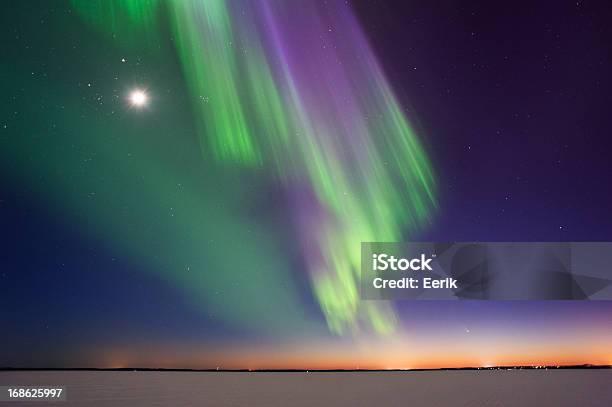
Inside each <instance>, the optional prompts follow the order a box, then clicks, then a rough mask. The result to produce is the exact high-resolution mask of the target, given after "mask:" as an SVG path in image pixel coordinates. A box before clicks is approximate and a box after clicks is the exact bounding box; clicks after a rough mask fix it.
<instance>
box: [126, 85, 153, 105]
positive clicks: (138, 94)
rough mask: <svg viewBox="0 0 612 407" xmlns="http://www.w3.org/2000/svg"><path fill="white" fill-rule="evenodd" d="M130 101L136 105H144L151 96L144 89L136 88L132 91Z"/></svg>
mask: <svg viewBox="0 0 612 407" xmlns="http://www.w3.org/2000/svg"><path fill="white" fill-rule="evenodd" d="M129 101H130V104H131V105H132V106H134V107H144V106H146V104H147V102H148V101H149V96H148V95H147V93H146V92H145V91H144V90H141V89H135V90H133V91H132V92H131V93H130V96H129Z"/></svg>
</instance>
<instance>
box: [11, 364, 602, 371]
mask: <svg viewBox="0 0 612 407" xmlns="http://www.w3.org/2000/svg"><path fill="white" fill-rule="evenodd" d="M527 369H532V370H542V369H544V370H547V369H612V365H593V364H589V363H586V364H579V365H499V366H486V367H484V366H463V367H441V368H414V369H401V368H397V369H291V368H287V369H265V368H263V369H248V368H240V369H221V368H203V369H197V368H163V367H158V368H157V367H11V366H3V367H0V371H109V372H113V371H115V372H121V371H133V372H147V371H153V372H226V373H232V372H235V373H243V372H246V373H249V372H251V373H257V372H269V373H274V372H279V373H282V372H286V373H300V372H302V373H310V372H314V373H316V372H322V373H323V372H424V371H450V370H527Z"/></svg>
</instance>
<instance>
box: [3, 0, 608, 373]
mask: <svg viewBox="0 0 612 407" xmlns="http://www.w3.org/2000/svg"><path fill="white" fill-rule="evenodd" d="M88 3H89V5H88ZM92 4H93V5H94V6H91V5H92ZM96 4H97V5H98V7H96V6H95V5H96ZM104 4H106V6H104ZM108 5H112V6H113V7H115V8H114V9H113V10H112V11H113V12H112V13H111V12H109V10H108V7H109V6H108ZM2 7H3V12H2V13H1V14H0V16H1V17H0V18H1V19H2V27H3V30H2V34H1V35H2V43H3V44H4V48H3V55H2V64H1V66H0V73H1V75H2V90H3V92H2V94H3V98H2V114H1V115H0V230H1V231H2V238H1V239H2V240H1V243H2V244H1V246H0V247H1V249H0V320H1V321H2V324H3V329H2V331H3V335H2V342H3V346H2V347H0V366H15V367H36V366H38V367H41V366H44V367H77V366H88V367H89V366H91V367H125V366H139V367H189V368H214V367H222V368H298V369H300V368H310V369H313V368H419V367H453V366H468V365H469V366H492V365H508V364H534V365H540V364H579V363H594V364H612V353H610V352H611V351H610V347H609V344H610V343H611V341H612V302H609V301H593V302H588V301H571V302H569V301H568V302H557V301H542V302H536V301H520V302H519V301H516V302H496V301H461V302H454V301H453V302H443V301H440V302H435V301H428V302H415V301H397V302H395V303H386V302H384V303H383V302H380V303H376V304H372V303H371V302H369V303H368V302H365V301H361V300H360V299H359V298H358V295H356V294H355V292H354V287H355V284H356V283H355V279H354V276H353V274H352V272H351V270H354V268H355V267H356V265H355V262H354V258H355V252H358V251H359V242H360V241H368V240H372V241H374V240H378V241H389V240H394V241H401V240H421V241H609V240H611V239H612V218H611V217H610V216H609V214H608V209H609V208H610V207H612V192H611V189H610V188H609V187H608V186H607V185H608V184H609V181H608V180H609V179H610V177H611V176H612V163H611V161H610V147H612V145H611V142H610V138H609V134H610V130H612V125H610V123H609V120H608V117H609V114H608V109H609V106H610V105H612V92H610V90H611V89H612V83H611V79H610V76H609V72H611V71H612V52H611V50H610V40H611V39H612V27H610V25H609V21H610V18H611V17H612V15H611V14H612V12H611V11H610V9H609V7H607V5H606V4H605V3H604V2H584V3H583V2H559V3H558V4H557V3H556V4H555V5H554V7H553V6H551V5H550V4H547V3H545V2H541V3H540V4H532V3H530V2H518V3H516V2H514V3H512V4H507V5H500V4H493V3H492V2H484V1H483V2H480V1H464V2H450V1H448V2H447V1H442V2H436V4H435V5H432V4H431V2H426V1H409V2H406V1H384V2H379V1H365V0H359V1H350V2H344V1H336V2H333V1H328V2H323V1H303V2H296V3H293V2H292V4H291V6H287V3H285V4H283V2H277V1H269V2H265V1H257V2H248V3H247V2H239V1H222V0H215V1H212V0H211V1H210V2H208V3H204V2H198V1H195V0H194V1H185V2H182V3H181V2H159V1H155V0H125V1H121V0H113V1H108V2H96V1H93V2H84V1H80V0H73V1H59V0H57V1H56V0H54V1H38V2H37V1H28V2H14V3H11V4H9V3H7V4H4V5H3V6H2ZM105 7H106V8H105ZM380 213H384V214H385V215H384V216H380Z"/></svg>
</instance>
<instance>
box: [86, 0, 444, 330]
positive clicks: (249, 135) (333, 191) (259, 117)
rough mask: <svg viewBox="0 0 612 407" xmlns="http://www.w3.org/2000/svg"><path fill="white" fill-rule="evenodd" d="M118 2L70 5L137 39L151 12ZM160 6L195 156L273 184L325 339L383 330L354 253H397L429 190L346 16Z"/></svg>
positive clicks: (386, 322)
mask: <svg viewBox="0 0 612 407" xmlns="http://www.w3.org/2000/svg"><path fill="white" fill-rule="evenodd" d="M122 3H123V2H110V3H109V2H107V1H100V2H98V4H97V5H96V6H95V7H92V5H91V2H89V1H86V2H79V1H77V2H75V5H76V7H77V9H79V10H80V9H82V10H83V12H84V13H85V14H86V17H89V18H90V19H94V21H95V23H97V25H98V26H100V27H116V26H120V25H122V24H125V25H130V24H134V23H136V24H140V25H142V26H143V27H146V28H147V29H151V26H150V22H149V20H150V19H151V18H152V15H153V14H154V13H155V11H159V10H156V9H157V8H159V7H161V5H160V4H158V3H157V2H151V1H130V2H128V3H130V4H129V6H128V7H127V9H126V10H125V11H123V10H122V7H125V5H123V4H122ZM163 6H164V8H166V7H167V10H165V11H166V13H167V14H168V15H169V16H171V17H170V19H171V27H172V32H173V33H174V34H175V38H176V46H177V48H178V54H179V57H180V60H181V63H182V68H183V71H184V72H185V78H186V81H187V84H188V88H189V90H190V93H191V99H192V104H193V105H194V106H195V107H194V114H195V115H196V118H197V121H198V123H199V126H200V131H199V135H200V140H201V144H202V153H203V157H204V158H205V159H206V158H213V159H216V160H218V162H220V163H223V164H226V165H240V166H244V167H245V168H253V167H254V168H262V169H263V170H264V172H268V173H270V175H271V176H272V177H274V179H276V180H279V183H280V184H281V185H282V188H283V190H286V191H287V194H288V195H289V199H290V200H291V201H292V206H293V208H292V209H293V211H294V212H295V215H294V216H295V219H296V225H295V228H296V233H297V236H296V239H297V240H298V241H300V242H301V245H302V247H303V253H304V259H305V262H306V264H307V268H308V272H309V273H310V276H311V281H312V285H313V289H314V295H315V297H316V298H317V300H318V301H319V303H320V305H321V308H322V310H323V313H324V314H325V316H326V319H327V322H328V325H329V327H330V329H331V330H332V331H334V332H336V333H339V334H342V333H345V332H347V331H351V330H355V331H358V330H359V325H362V324H365V325H369V326H371V327H372V328H373V329H374V330H375V331H378V332H385V331H392V330H393V325H392V324H393V315H392V314H391V311H390V310H388V309H387V307H384V309H383V308H382V307H381V306H380V305H375V304H373V303H360V302H359V300H358V296H359V294H358V284H357V279H358V275H359V271H358V269H359V262H360V251H359V248H360V246H359V244H360V242H362V241H396V240H398V239H400V238H401V232H402V230H406V229H408V230H410V229H412V230H414V229H415V228H417V227H418V226H420V225H421V224H422V223H423V222H424V221H426V220H428V218H429V212H430V208H431V207H432V206H433V205H434V202H435V201H434V199H435V198H434V193H433V188H434V187H433V184H434V180H433V176H432V174H431V168H430V165H429V162H428V160H427V158H426V157H425V153H424V152H423V150H422V147H421V146H420V144H419V142H418V141H417V139H416V136H415V134H414V132H413V131H412V129H411V127H410V125H409V124H408V121H407V119H406V117H405V116H404V114H403V112H402V111H401V109H400V108H399V106H398V103H397V101H396V100H395V98H394V96H393V93H392V91H391V89H390V87H389V85H388V84H387V82H386V80H385V78H384V75H383V73H382V72H381V70H380V68H379V67H378V63H377V61H376V58H375V57H374V55H373V53H372V51H371V50H370V49H369V47H368V45H367V42H366V40H365V38H364V37H363V33H362V32H361V30H360V27H359V25H358V22H357V21H356V20H355V18H354V16H353V15H352V12H351V9H350V7H349V6H348V5H347V4H343V3H330V4H325V5H317V4H315V3H313V4H309V3H306V4H304V5H302V6H301V7H297V8H296V7H293V6H292V5H290V4H288V3H286V2H265V1H262V2H250V3H244V2H231V1H225V0H219V1H176V2H168V3H165V4H164V5H163ZM92 9H93V10H92ZM135 10H138V12H135ZM88 13H90V14H88ZM117 16H120V17H117ZM121 16H123V19H122V18H121ZM130 17H131V18H130ZM153 29H154V28H153ZM119 31H121V30H120V29H119ZM144 34H146V33H144ZM268 168H271V169H270V171H266V170H267V169H268Z"/></svg>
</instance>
